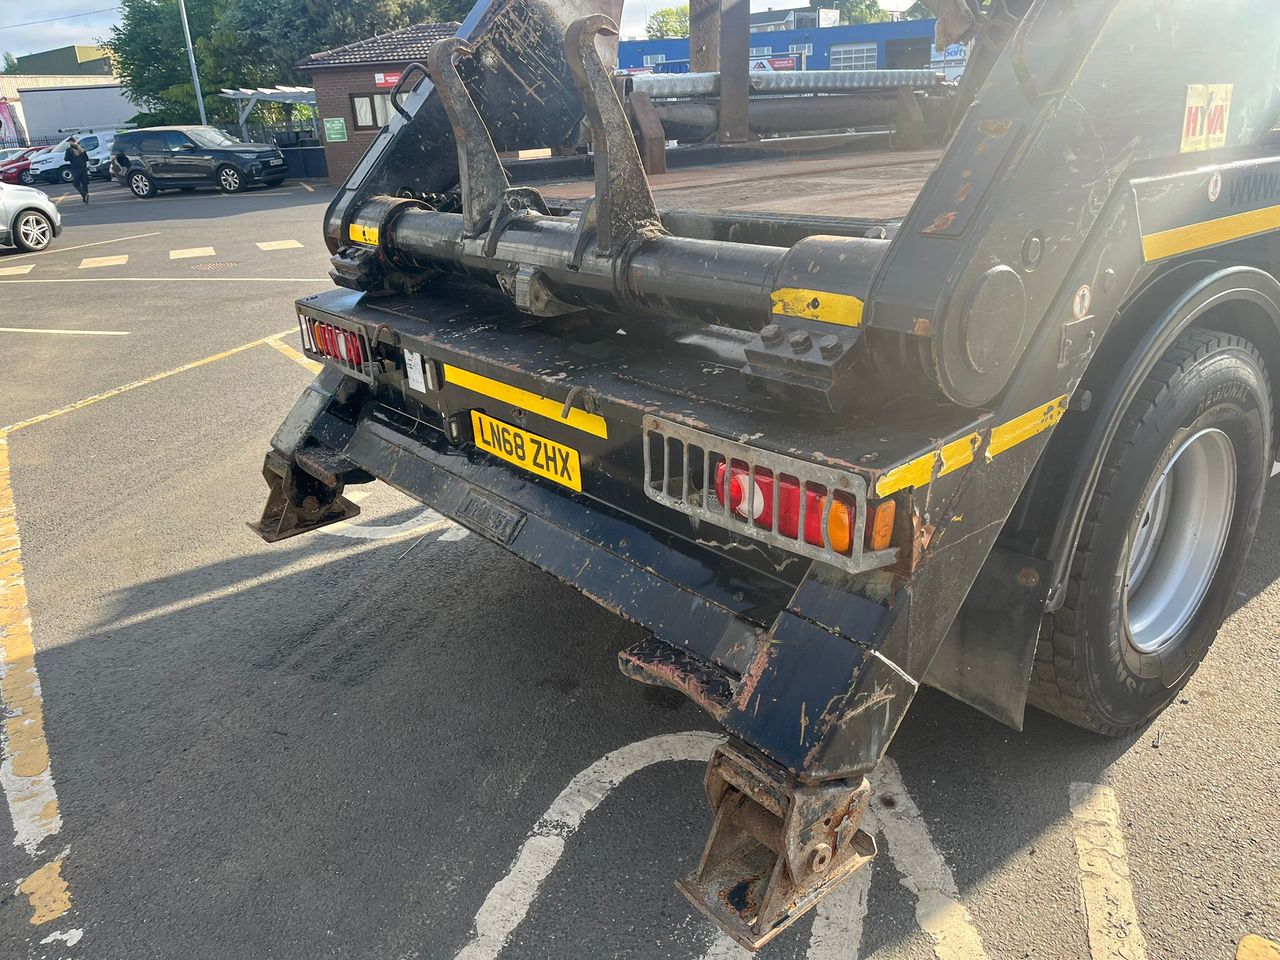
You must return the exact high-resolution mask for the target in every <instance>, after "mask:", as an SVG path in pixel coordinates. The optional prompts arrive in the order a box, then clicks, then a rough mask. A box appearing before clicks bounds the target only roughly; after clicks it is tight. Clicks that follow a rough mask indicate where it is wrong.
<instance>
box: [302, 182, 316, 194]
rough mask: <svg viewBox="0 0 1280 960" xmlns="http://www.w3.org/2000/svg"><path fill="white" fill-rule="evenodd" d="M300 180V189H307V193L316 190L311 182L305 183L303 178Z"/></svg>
mask: <svg viewBox="0 0 1280 960" xmlns="http://www.w3.org/2000/svg"><path fill="white" fill-rule="evenodd" d="M300 182H301V184H302V189H303V190H305V191H307V193H315V192H316V188H315V187H313V186H312V185H311V184H309V183H307V182H306V181H305V180H303V181H300Z"/></svg>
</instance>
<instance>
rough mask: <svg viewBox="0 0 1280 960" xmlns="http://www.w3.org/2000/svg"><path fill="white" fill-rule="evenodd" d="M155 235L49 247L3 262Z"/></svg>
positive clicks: (157, 234) (145, 234)
mask: <svg viewBox="0 0 1280 960" xmlns="http://www.w3.org/2000/svg"><path fill="white" fill-rule="evenodd" d="M158 236H160V234H159V232H156V233H135V234H134V235H133V236H131V237H119V238H117V239H115V240H95V241H94V242H93V243H77V244H76V245H75V246H74V247H50V248H49V249H47V250H37V251H35V252H34V253H19V254H15V255H14V256H11V257H5V258H4V259H5V261H6V262H8V261H10V260H21V259H23V258H24V257H46V256H48V255H49V254H51V253H70V252H71V251H72V250H83V249H84V248H85V247H100V246H102V245H103V244H104V243H124V242H125V241H126V240H145V239H146V238H147V237H158Z"/></svg>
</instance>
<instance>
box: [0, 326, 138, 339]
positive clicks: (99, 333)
mask: <svg viewBox="0 0 1280 960" xmlns="http://www.w3.org/2000/svg"><path fill="white" fill-rule="evenodd" d="M0 333H63V334H68V335H71V336H78V337H127V336H128V335H129V331H128V330H53V329H46V328H43V327H0Z"/></svg>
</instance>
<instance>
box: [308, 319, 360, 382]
mask: <svg viewBox="0 0 1280 960" xmlns="http://www.w3.org/2000/svg"><path fill="white" fill-rule="evenodd" d="M298 327H299V330H300V332H301V334H302V347H303V349H304V350H305V351H306V352H307V353H309V354H312V355H316V356H320V357H322V358H324V359H326V360H332V361H334V362H335V363H337V364H338V365H339V366H342V367H345V368H346V369H347V370H349V371H351V372H352V373H355V374H356V375H358V376H360V377H361V378H363V379H365V380H368V379H369V372H368V371H367V370H366V368H365V365H366V364H367V363H368V362H369V360H370V356H369V345H368V341H367V340H365V338H364V334H363V333H362V332H360V331H355V330H345V329H343V328H342V327H339V326H335V325H334V324H331V323H323V322H321V321H320V320H314V319H312V318H310V317H302V316H299V318H298Z"/></svg>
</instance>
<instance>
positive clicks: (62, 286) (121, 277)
mask: <svg viewBox="0 0 1280 960" xmlns="http://www.w3.org/2000/svg"><path fill="white" fill-rule="evenodd" d="M60 189H61V188H55V189H54V190H51V192H52V193H54V194H55V195H56V194H57V193H59V192H60ZM326 200H327V193H326V188H325V187H324V186H323V185H320V186H319V189H318V190H309V189H307V188H306V187H305V186H304V185H302V184H298V183H290V184H287V185H286V186H285V187H284V188H281V189H278V190H271V191H255V192H251V193H248V194H244V195H239V196H221V195H218V194H213V193H205V192H201V193H196V194H189V195H176V194H167V195H164V196H162V197H160V198H157V199H154V200H149V201H135V200H133V199H132V198H131V197H130V196H129V195H128V194H126V193H125V192H124V191H123V190H122V189H120V188H118V187H115V186H114V185H111V186H105V187H103V186H100V185H98V184H95V185H94V195H93V202H92V203H91V204H90V205H89V206H88V207H84V206H82V205H81V204H80V203H79V201H78V199H76V198H74V197H68V198H66V199H64V200H63V201H62V209H63V211H64V212H65V214H66V224H67V226H66V231H65V233H64V234H63V235H62V237H61V238H60V239H59V240H58V241H57V242H56V244H55V245H54V246H53V248H52V249H51V250H49V251H48V252H47V253H43V254H39V255H35V256H19V255H16V254H13V253H11V252H8V253H3V254H0V284H2V286H0V328H4V329H3V331H0V357H3V359H4V365H5V370H4V375H3V377H0V428H2V427H3V426H4V425H5V424H10V425H16V427H13V428H11V429H10V430H9V431H8V433H7V439H6V440H5V441H0V636H3V651H4V657H3V661H4V670H5V675H4V681H3V686H2V687H0V692H2V693H3V698H4V704H3V706H4V709H5V711H6V713H7V717H8V723H7V727H6V736H5V740H4V744H5V755H4V764H3V765H2V766H0V786H3V788H4V791H5V799H6V807H7V809H8V811H9V817H8V818H6V817H5V816H4V815H2V814H0V836H2V839H0V957H2V958H5V960H9V958H24V957H75V958H95V960H97V958H101V960H107V958H122V960H125V958H127V960H143V958H151V957H162V958H166V960H183V958H222V957H252V958H268V957H270V958H288V960H293V958H297V960H314V958H330V957H333V958H370V960H373V958H377V960H401V958H406V960H407V958H444V960H451V958H455V957H462V958H466V960H495V958H499V957H500V958H501V960H517V958H548V957H550V958H561V957H563V958H588V957H591V958H594V957H627V958H671V960H700V958H704V957H706V958H721V960H723V958H732V957H741V956H743V954H742V953H741V952H740V951H738V950H737V948H735V947H732V946H731V945H730V944H728V943H727V942H726V941H724V940H723V939H722V938H720V937H719V936H718V935H717V934H716V932H715V931H714V929H713V928H712V927H711V925H710V924H709V923H708V922H706V921H704V920H703V919H702V918H701V916H700V915H698V914H697V913H696V912H695V911H693V910H692V909H691V908H690V907H689V905H688V904H687V903H686V902H685V901H684V900H683V899H682V898H681V896H680V895H679V894H678V893H677V892H676V891H675V889H674V888H673V886H672V880H673V879H674V878H675V877H676V876H677V875H680V874H682V873H684V872H686V871H688V870H689V869H690V868H691V867H692V865H693V863H694V861H695V859H696V857H697V855H698V853H699V852H700V849H701V846H702V843H703V841H704V838H705V836H706V831H707V829H708V827H709V816H708V811H707V809H706V805H705V801H704V799H703V797H702V793H701V777H702V760H703V759H704V758H705V757H706V755H707V754H708V752H709V751H710V748H711V745H712V744H713V743H714V741H715V737H714V735H713V733H712V732H711V731H712V729H713V728H712V726H711V725H710V724H708V723H707V722H706V721H705V720H704V719H703V717H702V716H701V715H700V714H699V712H698V711H697V710H696V709H694V708H693V707H692V706H691V705H689V704H687V703H686V702H685V701H684V700H683V698H681V697H680V696H678V695H676V694H673V693H668V692H665V691H661V690H654V689H652V688H646V687H643V686H640V685H637V684H635V683H632V682H629V681H627V680H625V679H623V677H622V676H621V675H620V674H619V673H618V671H617V669H616V667H615V665H614V657H615V654H616V652H617V650H618V649H620V648H621V647H622V646H624V645H627V644H629V643H631V642H633V641H634V640H635V639H636V638H637V630H636V629H635V628H634V627H631V626H628V625H626V624H624V623H622V622H621V621H619V620H618V619H616V618H615V617H613V616H612V615H610V614H609V613H607V612H605V611H604V610H602V609H600V608H598V607H596V606H595V605H594V604H593V603H591V602H590V601H588V600H586V599H584V598H583V597H581V596H579V595H578V594H577V593H575V592H574V591H572V590H571V589H570V588H568V587H566V586H564V585H562V584H560V583H558V582H556V581H555V580H553V579H552V578H551V577H548V576H545V575H543V574H541V573H539V572H536V571H534V570H533V569H531V568H529V567H527V566H525V565H524V564H523V563H522V562H520V561H518V560H515V559H513V558H511V557H510V556H508V555H507V554H506V553H504V552H503V551H502V550H501V549H499V548H498V547H496V546H493V545H491V544H489V543H488V542H486V541H484V540H482V539H481V538H479V537H477V536H475V535H472V534H467V533H466V531H464V530H462V529H460V528H457V527H455V526H453V525H451V524H449V523H448V522H446V521H443V520H441V519H440V518H439V517H437V516H435V515H433V514H431V513H430V512H428V511H425V510H424V509H423V508H422V507H421V506H419V505H417V504H414V503H410V502H409V501H407V500H405V499H403V498H402V497H400V496H399V495H398V494H394V493H393V492H391V491H389V490H387V489H385V488H365V490H362V491H361V492H365V491H368V493H367V496H366V498H365V499H364V501H363V506H364V508H365V513H364V515H363V516H362V517H361V518H359V519H358V520H356V521H354V523H353V524H351V525H346V526H343V527H341V528H336V529H333V530H330V531H326V532H322V533H317V534H313V535H311V536H308V537H302V538H298V539H295V540H290V541H287V542H286V543H283V544H280V545H277V546H274V547H269V546H266V545H264V544H263V543H262V542H260V541H259V540H258V539H257V537H256V536H254V535H253V534H252V533H251V532H250V531H249V530H248V529H246V527H245V521H247V520H252V519H255V518H256V516H257V514H258V512H259V511H260V510H261V507H262V505H263V502H264V499H265V492H266V487H265V485H264V483H263V481H262V478H261V475H260V471H261V466H262V457H263V454H264V453H265V451H266V449H267V444H268V440H269V438H270V436H271V434H272V432H273V431H274V429H275V428H276V426H277V425H278V423H279V422H280V420H281V418H282V417H283V416H284V414H285V412H286V411H287V410H288V409H289V407H290V405H291V404H292V402H293V400H294V398H295V397H296V396H297V395H298V393H299V391H300V390H301V389H302V388H303V386H304V384H305V383H306V382H307V380H308V378H309V377H310V376H311V373H310V372H309V370H308V369H306V367H305V366H304V363H302V362H300V358H299V356H298V355H297V354H296V351H295V350H293V347H294V346H296V334H295V333H293V332H288V331H292V329H293V327H294V319H293V310H292V305H291V304H292V301H293V299H294V298H296V297H298V296H300V295H303V294H306V293H309V292H312V291H315V290H317V289H319V288H322V287H323V286H325V285H326V283H327V280H326V279H325V278H326V252H325V250H324V246H323V243H322V242H321V238H320V219H321V214H322V211H323V209H324V204H325V201H326ZM102 258H106V259H105V260H104V259H102ZM120 258H127V259H124V260H122V259H120ZM82 261H84V262H82ZM28 267H29V268H30V269H29V270H28V269H26V268H28ZM13 328H18V329H13ZM33 329H39V330H43V331H78V332H58V333H49V332H32V331H33ZM278 335H283V336H282V337H279V338H277V337H278ZM211 358H212V359H211ZM202 361H205V362H202ZM15 517H16V528H17V533H18V534H19V535H20V538H21V539H20V547H19V543H18V540H17V538H16V537H15V535H14V533H15V531H14V518H15ZM1278 577H1280V483H1273V487H1272V490H1271V500H1270V502H1269V504H1268V506H1267V508H1266V511H1265V513H1264V515H1263V520H1262V528H1261V530H1260V531H1259V536H1258V541H1257V544H1256V545H1255V547H1254V552H1253V556H1252V558H1251V560H1250V564H1249V567H1248V572H1247V574H1246V577H1245V581H1244V583H1243V585H1242V589H1241V593H1240V595H1239V598H1238V601H1239V602H1238V606H1237V608H1236V610H1235V612H1234V614H1233V615H1232V617H1231V619H1230V620H1229V621H1228V623H1227V625H1226V627H1225V629H1224V631H1223V633H1222V635H1221V636H1220V638H1219V640H1218V642H1217V644H1216V646H1215V647H1214V649H1213V652H1212V654H1211V655H1210V657H1209V659H1208V661H1207V662H1206V663H1205V665H1204V666H1203V667H1202V668H1201V670H1200V671H1199V672H1198V673H1197V674H1196V676H1195V678H1194V679H1193V681H1192V682H1191V684H1190V685H1189V686H1188V688H1187V689H1186V692H1185V694H1184V696H1183V698H1182V699H1181V700H1180V701H1179V702H1178V703H1177V704H1176V705H1175V706H1173V707H1172V708H1171V709H1170V710H1169V711H1168V712H1167V713H1166V714H1165V715H1164V716H1163V717H1161V718H1160V719H1159V720H1158V721H1157V722H1156V723H1155V724H1154V725H1153V726H1152V727H1151V728H1150V729H1148V730H1146V731H1144V732H1143V733H1142V734H1141V735H1140V736H1138V737H1135V738H1133V739H1130V740H1125V741H1109V740H1104V739H1099V738H1098V737H1095V736H1092V735H1089V734H1086V733H1084V732H1082V731H1080V730H1077V729H1074V728H1072V727H1069V726H1067V725H1065V724H1063V723H1060V722H1058V721H1057V720H1054V719H1052V718H1049V717H1047V716H1043V715H1041V714H1038V713H1035V712H1032V713H1031V714H1030V715H1029V717H1028V720H1027V729H1026V731H1025V732H1024V733H1022V734H1017V733H1013V732H1012V731H1009V730H1006V729H1004V728H1003V727H1001V726H999V725H997V724H995V723H993V722H991V721H989V720H987V719H985V718H983V717H981V716H979V715H978V714H976V713H974V712H973V711H971V710H969V709H968V708H966V707H964V706H961V705H959V704H957V703H955V702H953V701H951V700H949V699H947V698H946V697H944V696H942V695H940V694H936V693H932V692H927V691H926V692H924V693H922V694H921V695H920V697H919V698H918V700H917V702H916V704H915V706H914V708H913V710H912V713H911V715H910V717H909V718H908V720H907V722H906V723H905V725H904V727H903V728H902V730H901V732H900V733H899V735H898V737H897V739H896V740H895V742H894V744H893V748H892V749H891V751H890V756H891V757H892V759H893V761H894V762H893V763H892V764H886V765H885V766H884V767H883V768H882V769H881V771H880V772H879V774H878V782H877V787H878V789H879V791H880V796H881V798H885V797H887V798H889V800H890V802H891V803H892V806H891V807H890V806H886V805H885V803H884V801H883V799H881V800H879V801H877V804H876V805H875V807H874V810H875V814H876V819H877V822H878V823H879V825H880V846H881V850H882V853H881V855H880V857H879V858H878V859H877V860H876V861H875V862H874V864H873V865H872V867H871V868H870V869H869V870H868V871H865V872H864V873H863V874H862V875H860V876H859V877H857V878H855V879H854V880H853V881H851V882H850V883H849V884H847V885H846V887H845V888H844V889H842V890H841V892H840V894H839V896H837V897H836V898H834V900H833V901H832V902H829V903H828V904H826V905H825V906H824V907H823V908H822V909H821V910H820V911H819V912H818V914H817V916H816V917H815V918H813V919H810V918H806V919H804V920H803V921H801V922H800V923H799V924H797V925H796V927H795V928H794V929H793V930H792V931H789V932H788V933H787V934H786V935H784V936H783V937H782V938H781V939H780V940H779V941H778V942H777V943H776V944H775V945H773V946H771V947H770V948H769V950H768V952H766V953H765V954H763V956H765V957H768V958H770V960H773V958H777V960H784V958H785V960H793V958H796V960H798V958H806V957H807V958H814V960H834V958H840V960H855V958H858V957H862V958H870V957H875V958H884V960H901V958H917V957H918V958H933V957H937V958H939V960H952V958H966V960H972V958H979V960H981V958H991V960H999V958H1022V957H1035V958H1050V960H1054V958H1064V960H1084V958H1090V960H1110V958H1119V957H1125V958H1129V960H1142V958H1161V960H1175V958H1196V960H1203V958H1219V957H1221V958H1226V957H1231V956H1233V955H1234V953H1235V950H1236V946H1237V944H1238V943H1239V941H1240V940H1241V939H1242V938H1243V937H1245V936H1246V935H1249V934H1259V935H1263V936H1267V937H1270V938H1272V939H1280V813H1278V810H1277V780H1278V776H1277V774H1278V772H1280V771H1278V764H1277V755H1278V754H1280V719H1278V717H1280V684H1278V683H1277V680H1276V678H1277V675H1278V674H1280V587H1278V586H1277V585H1276V580H1277V578H1278ZM28 617H29V618H30V625H31V626H30V631H28V629H27V626H26V622H27V618H28ZM32 638H33V641H32ZM32 642H33V643H34V660H32V658H31V656H30V654H31V647H30V644H31V643H32ZM37 675H38V679H37ZM9 821H12V823H11V825H10V822H9ZM9 830H12V839H13V841H14V842H12V843H10V842H9V839H10V837H9V836H3V835H4V834H5V833H6V832H7V831H9Z"/></svg>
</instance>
